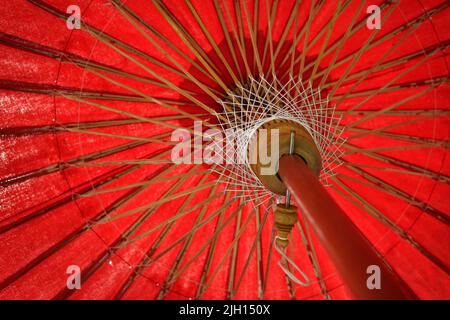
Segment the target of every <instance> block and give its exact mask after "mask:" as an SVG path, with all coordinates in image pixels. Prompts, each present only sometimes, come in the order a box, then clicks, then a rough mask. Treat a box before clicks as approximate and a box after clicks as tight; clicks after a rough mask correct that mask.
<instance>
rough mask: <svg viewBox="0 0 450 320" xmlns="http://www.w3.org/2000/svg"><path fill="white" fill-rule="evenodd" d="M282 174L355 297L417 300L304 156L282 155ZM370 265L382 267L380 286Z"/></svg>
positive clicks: (280, 173)
mask: <svg viewBox="0 0 450 320" xmlns="http://www.w3.org/2000/svg"><path fill="white" fill-rule="evenodd" d="M278 174H279V176H280V178H281V179H282V180H283V182H284V183H285V185H286V187H287V188H288V189H289V190H290V192H291V193H292V195H293V196H294V198H295V200H296V202H297V206H298V208H299V210H300V211H301V212H302V214H303V216H304V217H305V218H306V219H307V220H308V222H309V224H310V225H312V226H313V228H314V230H315V232H316V234H317V236H318V238H319V240H320V241H321V243H322V245H323V246H324V247H325V249H326V250H327V252H328V254H329V256H330V257H331V259H332V260H333V263H334V265H335V266H336V269H337V270H338V272H339V273H340V275H341V277H342V279H343V280H344V282H345V283H346V285H347V286H348V288H349V289H350V291H351V292H352V294H353V296H354V298H356V299H396V300H397V299H398V300H400V299H402V300H403V299H417V297H416V296H415V294H414V293H413V292H412V290H411V289H410V288H409V287H408V286H407V285H406V284H405V283H404V282H403V281H402V279H401V278H400V277H399V276H398V275H397V274H396V273H395V272H394V270H392V268H391V267H390V266H389V265H388V264H387V263H386V262H385V261H384V260H383V258H382V257H381V256H380V254H379V253H378V252H377V251H376V250H375V248H374V247H373V246H372V244H371V243H370V242H369V241H368V240H367V238H366V237H365V236H364V235H363V234H362V233H361V231H360V230H359V229H358V228H357V227H356V226H355V224H353V222H352V221H351V220H350V219H349V218H348V217H347V215H346V214H345V213H344V211H343V210H342V209H341V208H340V207H339V206H338V205H337V203H336V202H335V201H334V200H333V198H332V197H331V196H330V195H329V194H328V192H327V191H326V190H325V188H324V187H323V186H322V184H321V183H320V182H319V180H318V179H317V177H316V176H315V175H314V174H313V172H312V171H311V170H310V169H309V168H308V166H307V165H306V164H305V162H304V161H303V159H302V158H300V157H299V156H296V155H285V156H283V157H281V159H280V162H279V170H278ZM369 266H377V267H379V270H380V272H379V275H380V280H381V281H380V284H381V288H380V289H376V288H373V289H369V287H371V286H370V284H372V285H373V284H374V283H376V282H372V280H373V279H374V278H373V276H374V275H375V274H376V272H377V271H372V269H371V268H373V267H371V268H369ZM368 268H369V271H368ZM369 277H371V278H370V280H368V279H369ZM368 282H370V283H369V285H368Z"/></svg>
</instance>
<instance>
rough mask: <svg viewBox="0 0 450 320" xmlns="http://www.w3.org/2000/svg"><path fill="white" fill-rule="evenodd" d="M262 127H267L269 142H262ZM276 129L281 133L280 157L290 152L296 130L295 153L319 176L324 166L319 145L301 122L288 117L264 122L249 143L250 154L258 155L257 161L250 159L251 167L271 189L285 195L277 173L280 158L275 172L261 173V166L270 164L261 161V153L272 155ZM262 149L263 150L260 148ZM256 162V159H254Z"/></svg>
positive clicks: (284, 188) (284, 187) (283, 186)
mask: <svg viewBox="0 0 450 320" xmlns="http://www.w3.org/2000/svg"><path fill="white" fill-rule="evenodd" d="M260 129H267V143H265V142H264V141H263V142H260V134H259V130H260ZM274 129H278V130H279V131H278V134H279V143H278V150H279V152H278V154H279V158H281V157H282V156H283V155H287V154H289V146H290V136H291V132H292V131H294V132H295V147H294V152H293V154H295V155H298V156H300V157H301V158H302V159H303V161H304V162H305V163H306V164H307V165H308V167H309V168H310V169H311V170H312V172H314V173H315V174H316V175H317V176H318V175H319V173H320V170H321V167H322V161H321V158H320V153H319V150H318V149H317V146H316V144H315V142H314V140H313V138H312V137H311V135H310V134H309V132H308V131H307V130H306V129H305V128H304V127H303V126H302V125H301V124H299V123H297V122H295V121H292V120H287V119H274V120H269V121H268V122H265V123H263V124H262V125H261V126H259V127H258V128H257V130H256V131H255V133H254V134H253V136H252V137H251V139H250V142H249V144H248V154H249V155H250V154H253V155H257V156H256V163H252V161H249V163H250V168H251V169H252V171H253V172H254V173H255V174H256V175H257V177H258V178H259V180H260V181H261V183H262V184H263V185H264V186H265V187H266V188H267V189H269V190H270V191H272V192H273V193H276V194H280V195H285V194H286V186H285V185H284V183H283V182H282V181H281V179H280V178H279V177H278V174H277V173H276V172H277V171H278V160H279V159H277V160H276V161H277V163H276V165H275V167H276V168H277V169H276V170H275V173H274V174H271V175H268V174H261V168H264V167H269V165H263V164H261V161H260V154H263V155H264V154H265V155H267V156H269V157H270V156H271V150H272V143H273V142H272V139H271V137H272V135H271V131H272V130H274ZM260 149H261V150H260ZM253 162H254V161H253Z"/></svg>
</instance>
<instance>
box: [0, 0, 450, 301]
mask: <svg viewBox="0 0 450 320" xmlns="http://www.w3.org/2000/svg"><path fill="white" fill-rule="evenodd" d="M70 4H72V3H68V1H59V0H51V1H50V0H46V1H38V0H33V1H22V0H14V1H2V3H1V6H0V17H1V18H0V32H1V33H0V47H1V50H0V55H1V58H0V87H1V91H2V94H1V98H0V99H1V100H0V101H1V108H0V114H1V116H0V136H1V140H0V159H1V163H2V165H1V167H0V186H1V189H0V194H1V196H0V288H1V290H0V298H1V299H52V298H60V299H195V298H201V299H225V298H233V299H258V298H261V299H262V298H264V299H290V298H295V299H323V298H332V299H346V298H350V293H349V291H348V289H347V288H346V286H345V284H344V283H343V282H342V281H341V279H340V277H339V275H338V274H337V272H336V270H335V268H334V266H333V263H332V261H331V260H330V259H329V257H328V256H327V253H326V252H325V251H324V250H323V248H322V247H321V245H320V243H319V242H318V241H317V239H316V236H315V234H314V231H313V230H309V227H308V226H307V225H306V224H305V223H304V221H303V220H302V219H301V218H300V220H301V222H302V223H301V224H300V225H299V226H298V227H296V228H295V229H294V230H293V232H292V239H291V242H290V243H291V247H290V254H291V257H293V259H294V261H295V262H296V264H297V265H298V266H299V267H300V268H301V269H302V270H303V271H304V272H305V273H306V274H307V275H308V277H309V278H310V279H311V284H310V285H309V286H307V287H303V286H299V285H296V284H295V283H294V282H293V281H291V280H290V279H289V278H288V277H286V275H285V274H284V273H283V271H282V270H281V269H280V268H279V267H278V265H277V263H278V261H279V259H280V256H279V254H278V253H277V252H276V251H275V250H274V248H273V245H272V244H273V236H274V232H273V215H272V203H273V201H272V202H271V201H270V200H269V199H266V200H268V201H266V202H265V203H264V204H263V205H261V206H255V203H252V202H249V203H246V201H245V199H235V198H233V195H234V194H233V193H232V192H225V193H220V191H223V190H224V188H225V187H224V185H223V184H221V183H219V184H215V181H216V179H217V176H216V175H214V174H210V173H209V171H208V167H209V166H208V165H206V164H202V165H198V166H196V165H174V164H172V163H170V162H168V161H166V162H164V161H162V162H161V163H154V162H153V163H150V162H151V161H148V162H147V163H145V161H144V159H154V158H155V157H157V156H158V155H160V154H163V153H164V152H166V154H167V150H169V152H170V148H171V145H170V144H167V141H170V134H171V132H172V131H173V128H176V127H180V128H189V127H190V126H192V121H193V119H192V118H190V117H188V116H186V114H190V115H195V116H197V117H198V118H200V119H209V120H210V121H215V117H214V116H212V115H211V114H209V113H208V112H207V111H205V109H204V108H202V107H201V106H200V104H199V103H194V102H193V101H192V100H190V99H188V98H187V97H186V95H183V94H181V93H180V90H177V88H182V89H183V90H186V91H189V92H192V96H193V97H196V98H197V99H198V101H199V102H201V103H202V104H205V105H207V106H209V107H210V108H211V109H213V110H216V111H219V112H220V111H221V110H220V104H218V103H217V101H215V100H214V99H213V98H212V97H211V95H208V94H206V93H205V91H204V90H203V89H202V88H201V87H199V86H198V85H197V84H196V83H195V82H194V80H197V81H199V82H200V83H202V84H204V85H205V86H207V87H209V88H211V89H212V90H213V91H212V92H214V93H215V94H216V95H217V96H219V97H220V98H222V97H224V96H225V90H224V88H223V86H222V85H221V84H220V81H222V83H223V84H224V85H225V86H226V87H227V88H229V89H231V90H232V89H233V88H234V87H235V81H234V80H233V77H232V75H231V74H232V73H234V74H235V75H236V77H238V78H242V79H244V80H245V79H246V78H247V77H248V76H249V75H253V76H255V77H257V76H258V65H257V58H255V57H258V56H259V57H261V58H262V57H263V56H265V57H266V58H265V60H264V63H263V65H262V68H263V69H264V72H265V73H266V74H270V72H271V63H272V62H273V64H274V66H275V67H276V73H277V75H278V77H279V78H280V79H286V77H287V75H288V74H289V72H290V66H291V58H292V60H294V62H295V63H294V64H293V66H294V68H293V69H294V70H295V73H296V74H299V75H300V76H301V78H302V79H303V80H305V81H311V83H312V84H313V86H316V87H318V86H320V87H321V88H322V90H323V92H324V93H325V94H328V95H330V104H333V105H336V106H337V111H336V112H337V114H341V115H342V116H343V118H342V121H341V125H342V126H344V127H345V128H346V130H345V131H344V137H345V138H347V139H348V140H347V141H346V143H345V144H344V148H345V154H344V155H343V156H342V161H343V164H342V165H341V166H339V167H338V168H337V169H336V175H335V176H334V177H333V178H332V179H330V186H328V187H327V190H328V191H329V192H330V194H331V195H332V196H333V197H334V199H335V200H336V201H337V202H338V204H339V205H340V206H341V207H342V208H343V209H344V210H345V211H346V213H347V214H348V216H349V217H350V218H351V220H352V221H353V222H354V223H355V224H356V225H357V226H358V227H359V228H360V230H361V231H362V232H363V233H364V235H365V236H366V237H367V238H368V239H369V240H370V241H371V242H372V243H373V244H374V246H375V247H376V249H377V250H378V251H379V252H380V253H381V254H382V255H383V257H384V258H385V259H386V261H387V262H388V263H389V264H390V265H391V266H392V267H393V268H394V270H395V271H396V272H397V273H398V274H399V275H400V276H401V278H402V279H403V280H404V281H405V282H406V283H407V284H408V285H409V286H410V287H411V288H412V290H413V291H414V292H415V293H416V294H417V295H418V297H419V298H421V299H442V298H444V299H448V298H450V289H449V288H450V278H449V268H450V267H449V266H450V254H449V253H450V250H449V249H450V235H449V212H450V201H449V200H448V194H449V192H450V188H449V181H450V161H449V159H448V156H447V149H448V137H449V128H450V126H449V124H450V122H449V114H450V108H449V107H450V106H449V96H450V85H449V82H448V80H449V75H450V72H449V70H450V69H449V63H450V61H449V58H448V52H449V49H448V46H449V43H450V29H449V28H448V25H447V24H448V21H449V18H450V8H449V6H450V3H449V2H447V1H442V0H437V1H431V0H430V1H428V0H427V1H426V0H421V1H420V0H414V1H406V0H405V1H400V2H399V3H395V4H394V3H390V2H388V1H386V2H380V1H375V2H374V3H372V2H366V1H363V2H360V1H341V2H338V1H323V2H321V1H312V3H311V1H301V2H300V1H234V2H233V1H200V0H199V1H197V0H195V1H194V0H192V1H188V2H186V3H181V2H179V1H164V2H160V1H155V2H151V1H143V0H142V1H141V0H136V1H112V2H110V1H104V0H86V1H84V0H77V1H76V5H78V6H79V7H80V9H81V19H82V26H81V29H79V30H78V29H75V30H69V29H68V28H67V25H66V19H67V17H68V14H67V13H66V9H67V7H68V6H69V5H70ZM74 4H75V3H74ZM121 4H123V6H121ZM372 4H377V5H378V6H379V7H380V8H381V19H382V26H381V29H379V30H377V29H373V30H371V29H369V28H367V26H366V19H367V16H368V14H367V12H366V8H367V7H368V6H369V5H372ZM119 9H120V10H119ZM272 16H273V17H272ZM268 17H269V18H270V17H272V18H270V19H268ZM200 22H201V23H200ZM269 35H270V36H269ZM255 45H256V47H257V50H255ZM239 46H240V47H239ZM278 48H279V49H278ZM291 48H293V49H291ZM241 49H243V50H244V51H245V52H242V50H241ZM277 52H278V53H277ZM302 57H303V60H304V61H303V68H302V69H301V73H299V71H298V70H299V68H300V65H301V64H302ZM261 60H262V59H261ZM225 62H227V63H228V66H227V64H226V63H225ZM245 62H247V63H248V65H249V70H247V69H246V67H245ZM230 69H231V70H232V71H233V72H230ZM248 71H250V73H249V72H248ZM214 75H216V76H214ZM325 75H326V77H325ZM218 80H220V81H218ZM322 80H323V81H322ZM167 83H169V84H172V85H173V86H174V87H170V86H169V85H168V84H167ZM174 88H175V89H174ZM152 98H156V100H155V99H152ZM139 117H140V118H139ZM148 119H153V120H152V121H148ZM158 121H159V122H158ZM167 124H169V126H168V125H167ZM149 137H153V138H154V139H156V140H151V139H148V138H149ZM162 159H167V157H165V158H164V157H163V158H162ZM168 177H172V178H168ZM111 188H115V189H113V190H108V189H111ZM102 190H103V192H102ZM189 208H190V211H189V213H187V214H184V215H182V216H181V217H178V216H177V215H178V214H179V213H183V212H188V210H189ZM123 213H125V215H124V216H121V214H123ZM299 216H300V214H299ZM114 217H115V218H114ZM106 218H112V221H108V220H105V219H106ZM191 231H192V232H191ZM138 235H140V236H138ZM136 236H138V237H136ZM70 265H77V266H79V267H80V269H81V275H82V285H81V289H79V290H70V289H68V288H67V286H66V281H67V277H68V274H67V272H66V271H67V268H68V266H70Z"/></svg>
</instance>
